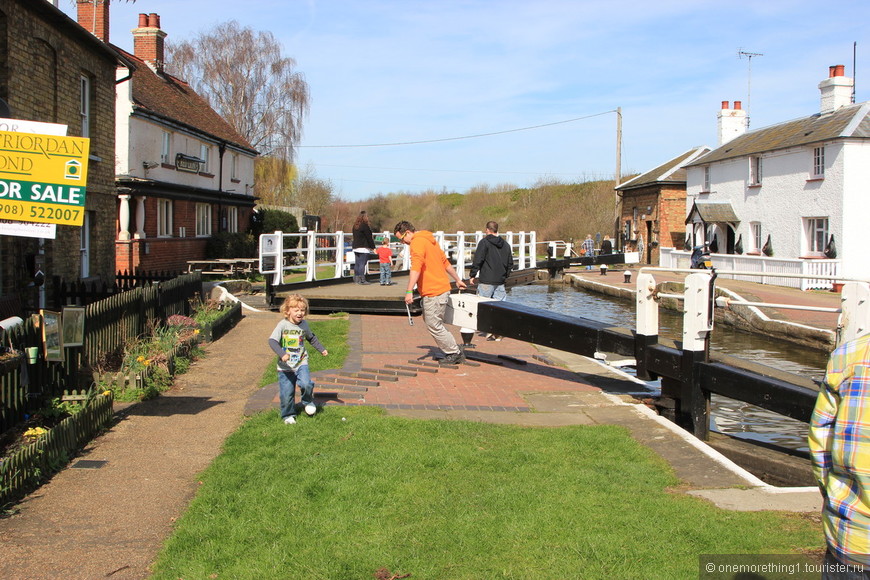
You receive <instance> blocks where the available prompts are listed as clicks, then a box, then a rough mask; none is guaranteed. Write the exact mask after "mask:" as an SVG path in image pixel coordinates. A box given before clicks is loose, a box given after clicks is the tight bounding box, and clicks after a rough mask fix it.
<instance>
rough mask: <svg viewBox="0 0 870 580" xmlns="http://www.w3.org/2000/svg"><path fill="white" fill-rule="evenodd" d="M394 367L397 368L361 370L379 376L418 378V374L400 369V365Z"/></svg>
mask: <svg viewBox="0 0 870 580" xmlns="http://www.w3.org/2000/svg"><path fill="white" fill-rule="evenodd" d="M384 366H386V367H388V366H390V365H384ZM394 366H395V368H383V369H369V368H362V369H360V370H361V371H362V372H364V373H375V374H377V375H395V376H399V377H416V376H417V373H415V372H414V371H413V370H402V369H399V368H398V367H399V365H394ZM404 368H410V367H404Z"/></svg>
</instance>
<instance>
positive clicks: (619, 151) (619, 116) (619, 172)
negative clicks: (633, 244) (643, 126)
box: [613, 107, 622, 248]
mask: <svg viewBox="0 0 870 580" xmlns="http://www.w3.org/2000/svg"><path fill="white" fill-rule="evenodd" d="M621 180H622V107H616V174H615V175H614V176H613V187H614V190H613V191H614V193H615V194H616V216H615V217H614V220H613V228H614V236H613V243H614V245H615V246H616V248H621V247H622V238H620V236H619V226H620V225H621V222H622V198H621V197H620V196H619V192H618V191H617V190H616V188H617V187H619V182H620V181H621Z"/></svg>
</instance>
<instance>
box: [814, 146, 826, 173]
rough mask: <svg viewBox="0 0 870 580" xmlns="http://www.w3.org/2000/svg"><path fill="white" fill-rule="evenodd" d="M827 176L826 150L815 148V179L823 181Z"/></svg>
mask: <svg viewBox="0 0 870 580" xmlns="http://www.w3.org/2000/svg"><path fill="white" fill-rule="evenodd" d="M824 176H825V148H824V147H813V173H812V176H811V177H812V178H813V179H821V178H823V177H824Z"/></svg>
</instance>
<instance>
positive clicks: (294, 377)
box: [278, 364, 314, 419]
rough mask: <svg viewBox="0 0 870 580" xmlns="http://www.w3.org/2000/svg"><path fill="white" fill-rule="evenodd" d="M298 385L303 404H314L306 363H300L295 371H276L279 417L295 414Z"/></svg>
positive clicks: (312, 388) (312, 386)
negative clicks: (279, 406) (279, 402)
mask: <svg viewBox="0 0 870 580" xmlns="http://www.w3.org/2000/svg"><path fill="white" fill-rule="evenodd" d="M297 386H298V387H299V393H300V398H301V399H302V404H303V405H308V404H309V403H310V404H314V383H313V382H312V381H311V371H310V370H309V369H308V365H307V364H306V365H302V366H301V367H299V368H298V369H296V372H293V371H278V395H279V397H280V400H281V418H282V419H286V418H287V417H295V416H296V387H297Z"/></svg>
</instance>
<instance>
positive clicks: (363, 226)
mask: <svg viewBox="0 0 870 580" xmlns="http://www.w3.org/2000/svg"><path fill="white" fill-rule="evenodd" d="M352 231H353V254H354V264H353V281H354V282H356V283H357V284H369V282H367V281H366V267H367V265H368V261H369V256H370V255H371V254H372V253H373V252H374V251H375V239H374V237H373V236H372V228H371V226H370V225H369V216H368V214H367V213H366V212H365V210H363V211H361V212H359V215H358V216H357V218H356V221H355V222H354V223H353V230H352Z"/></svg>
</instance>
